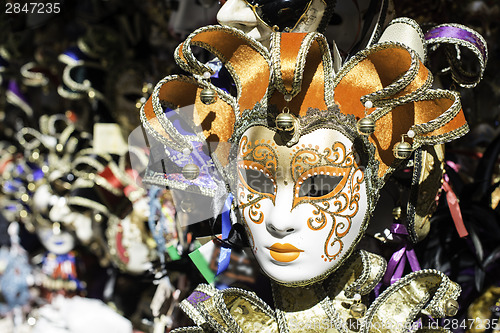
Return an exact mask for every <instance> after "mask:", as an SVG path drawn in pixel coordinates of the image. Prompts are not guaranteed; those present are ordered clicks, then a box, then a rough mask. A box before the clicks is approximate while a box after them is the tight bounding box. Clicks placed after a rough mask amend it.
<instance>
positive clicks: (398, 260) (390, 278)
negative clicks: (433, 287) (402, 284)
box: [383, 223, 421, 285]
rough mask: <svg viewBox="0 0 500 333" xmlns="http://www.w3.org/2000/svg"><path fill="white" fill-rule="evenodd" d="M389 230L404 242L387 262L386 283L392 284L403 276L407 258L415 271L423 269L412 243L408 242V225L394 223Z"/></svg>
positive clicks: (384, 280)
mask: <svg viewBox="0 0 500 333" xmlns="http://www.w3.org/2000/svg"><path fill="white" fill-rule="evenodd" d="M389 230H390V231H391V233H392V234H393V235H396V236H399V237H397V238H398V239H401V242H402V244H401V248H400V249H399V250H397V251H396V252H394V253H393V254H392V256H391V259H390V260H389V263H388V264H387V270H386V271H385V275H384V279H383V282H384V284H385V285H392V284H393V283H394V282H396V281H398V280H399V279H400V278H401V277H402V276H403V272H404V269H405V266H406V259H408V262H409V263H410V267H411V270H412V271H413V272H416V271H420V270H421V268H420V264H419V263H418V259H417V255H416V254H415V250H414V249H413V246H412V245H411V243H410V242H408V230H406V227H405V226H404V225H402V224H399V223H393V224H392V226H391V227H390V228H389Z"/></svg>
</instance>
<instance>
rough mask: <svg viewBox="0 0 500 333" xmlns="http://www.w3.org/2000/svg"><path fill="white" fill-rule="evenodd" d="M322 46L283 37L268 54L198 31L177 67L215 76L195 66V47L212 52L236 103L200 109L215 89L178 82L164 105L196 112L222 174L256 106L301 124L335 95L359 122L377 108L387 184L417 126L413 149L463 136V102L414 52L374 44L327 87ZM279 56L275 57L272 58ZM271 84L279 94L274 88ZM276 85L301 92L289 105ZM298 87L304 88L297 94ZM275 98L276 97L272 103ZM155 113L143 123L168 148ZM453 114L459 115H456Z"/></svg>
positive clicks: (235, 37) (379, 154)
mask: <svg viewBox="0 0 500 333" xmlns="http://www.w3.org/2000/svg"><path fill="white" fill-rule="evenodd" d="M275 36H276V35H275ZM321 38H323V37H322V36H320V35H318V36H316V35H312V34H302V33H281V34H279V38H277V39H276V40H278V41H279V43H277V44H278V45H277V46H276V48H275V49H272V50H271V51H270V52H269V51H267V50H266V49H264V48H263V47H262V45H260V44H258V43H255V42H254V41H251V40H249V39H248V38H247V37H246V36H245V35H244V34H243V33H241V32H239V31H237V30H234V29H231V28H227V27H220V26H213V27H206V28H202V29H199V30H198V31H197V32H195V33H193V34H191V35H190V36H189V37H188V39H187V40H186V41H185V42H184V43H183V44H182V45H180V46H179V48H178V49H177V51H176V60H177V61H178V63H179V65H181V67H183V68H184V69H185V70H187V71H191V72H192V73H195V74H197V75H202V74H203V72H204V71H207V70H208V71H211V70H210V68H208V67H206V66H205V65H204V64H202V63H200V62H199V61H198V60H197V59H195V57H194V55H193V54H192V52H191V47H192V46H193V45H195V46H199V47H202V48H205V49H207V50H209V51H210V52H212V53H213V54H214V55H216V56H217V57H218V58H219V59H220V60H221V61H222V62H223V63H224V64H225V65H226V68H227V69H228V70H229V72H230V73H231V75H232V76H233V78H234V81H235V84H236V87H237V90H238V95H237V97H236V98H234V97H232V96H230V95H229V94H227V93H225V92H223V91H218V92H219V95H220V96H219V97H220V98H219V99H218V100H217V102H216V103H214V104H212V105H209V106H207V105H204V104H202V103H201V102H200V100H199V91H200V90H201V89H202V88H204V87H207V86H209V87H210V86H211V85H210V83H207V82H205V83H203V80H202V79H200V80H201V81H200V83H198V84H196V85H197V86H198V87H195V86H196V85H192V84H191V85H190V84H188V83H186V82H184V81H186V80H185V79H182V78H180V79H179V80H178V81H180V82H172V81H170V82H169V83H168V85H166V86H165V88H164V89H163V88H162V89H161V96H159V98H160V100H162V101H164V102H167V104H168V103H171V104H174V105H179V106H180V107H186V106H187V105H189V104H194V111H192V112H193V115H192V116H193V122H194V124H195V125H200V126H201V127H202V130H203V136H204V137H206V138H208V141H209V142H211V145H213V147H214V148H215V147H216V148H217V150H216V154H215V156H217V157H218V159H219V160H220V161H222V162H221V164H222V165H223V166H225V165H226V164H227V153H228V151H229V150H228V149H227V147H225V148H224V149H222V148H221V149H219V147H218V146H217V143H218V142H227V141H228V140H229V139H230V138H231V136H232V135H233V133H234V124H235V123H236V118H237V117H239V116H242V115H243V114H244V113H245V112H247V111H249V110H251V109H253V108H254V107H255V105H256V103H259V102H260V103H262V104H263V105H266V104H274V105H275V106H276V107H277V108H278V110H282V109H283V108H284V107H285V106H288V107H289V109H290V112H292V113H294V114H295V115H298V116H299V117H302V116H304V115H305V114H306V112H307V110H308V109H309V108H313V109H314V108H315V109H319V110H326V109H327V108H328V105H330V104H329V103H330V102H329V101H328V98H329V97H328V96H330V95H333V94H332V93H333V91H330V90H331V89H333V88H335V102H336V103H337V104H338V105H339V108H340V110H341V112H342V113H344V114H351V115H354V117H355V118H357V119H360V118H363V117H365V108H364V106H363V103H362V101H364V100H366V99H369V100H372V101H373V103H374V108H372V109H371V110H368V112H367V115H371V113H374V117H375V119H374V120H376V129H375V132H374V133H373V134H372V135H370V136H369V141H370V142H371V143H372V144H373V145H374V146H375V148H376V149H375V152H374V155H375V156H374V158H375V159H376V160H378V161H379V162H380V163H379V170H378V173H377V175H378V177H379V178H382V179H384V178H385V177H386V176H387V175H388V174H389V173H390V172H391V170H392V169H393V167H394V165H395V163H399V162H400V161H396V160H395V157H394V155H393V152H392V149H393V147H394V145H395V144H397V143H398V142H399V141H400V140H401V135H402V134H405V133H407V132H408V130H409V129H414V128H415V126H417V127H418V126H420V127H418V128H419V130H418V131H417V137H416V138H414V139H413V148H418V146H419V145H421V144H437V143H442V142H445V141H447V140H450V139H452V138H454V137H457V136H459V135H462V134H464V133H465V132H466V130H467V125H466V121H465V117H464V115H463V112H462V111H461V110H459V105H457V104H456V103H455V102H456V99H457V98H458V96H457V97H454V96H451V95H449V94H445V93H443V92H442V91H440V92H437V91H433V90H430V89H429V87H430V84H431V83H432V75H431V74H430V73H429V71H428V70H427V69H426V68H425V66H424V65H423V64H422V62H421V61H420V59H419V57H418V56H417V55H416V53H415V52H414V51H411V50H409V49H407V48H405V47H404V46H402V45H397V44H394V43H393V44H391V43H386V44H383V45H382V44H377V45H375V46H373V47H371V48H370V49H367V50H364V51H362V52H360V53H359V54H358V55H356V56H355V57H353V58H351V59H350V60H349V61H348V62H347V63H346V64H345V65H344V67H343V68H342V69H341V71H340V72H339V73H338V75H337V76H336V77H335V79H334V80H335V82H334V83H332V84H330V80H331V79H332V78H331V77H330V75H328V77H325V73H327V71H326V69H328V70H329V69H330V68H332V60H331V57H330V55H329V53H328V52H329V51H328V49H327V48H326V47H325V46H324V45H323V44H324V41H323V40H322V39H321ZM276 52H277V53H278V56H277V57H276V56H274V55H273V54H275V53H276ZM327 53H328V54H327ZM272 55H273V56H272ZM271 58H272V59H275V62H276V61H278V62H279V66H275V65H276V64H271ZM276 59H278V60H276ZM325 61H327V63H325ZM304 62H305V64H304ZM302 66H303V68H302ZM273 68H274V70H275V71H276V70H277V71H279V74H280V75H279V76H280V77H281V82H277V83H275V82H271V81H270V78H271V72H272V71H273ZM276 74H277V73H275V77H276ZM173 81H176V80H173ZM270 84H274V85H276V84H278V86H275V87H270ZM279 84H282V86H283V87H284V88H283V89H284V90H285V91H292V90H294V91H295V90H297V91H295V93H296V95H294V96H293V99H292V100H291V101H290V102H289V103H287V102H286V101H285V100H284V96H283V94H284V93H285V91H283V89H275V88H276V87H278V88H279ZM297 84H300V87H298V88H297V87H295V86H294V85H297ZM330 86H331V88H329V87H330ZM214 89H216V88H215V87H214ZM270 91H273V94H272V95H271V96H269V100H268V101H267V100H266V96H267V94H268V93H269V92H270ZM152 98H155V96H153V97H152ZM156 98H158V97H156ZM151 105H152V104H151V103H150V102H149V101H148V102H147V103H146V105H145V107H144V114H145V118H146V119H145V121H147V122H148V123H149V126H150V127H151V128H152V129H153V131H155V132H156V133H157V134H158V136H160V137H163V138H165V140H166V141H168V140H171V139H172V140H176V138H174V137H172V133H170V130H169V129H168V128H165V124H164V123H162V120H161V119H160V121H158V120H157V119H155V117H154V116H153V113H152V112H151ZM154 107H155V106H154V104H153V108H154ZM455 107H458V109H457V110H456V111H455V110H454V108H455ZM186 109H187V110H189V108H186ZM156 116H157V117H158V114H156ZM436 124H437V126H435V125H436ZM161 125H163V128H162V126H161Z"/></svg>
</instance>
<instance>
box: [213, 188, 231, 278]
mask: <svg viewBox="0 0 500 333" xmlns="http://www.w3.org/2000/svg"><path fill="white" fill-rule="evenodd" d="M232 202H233V195H232V194H231V193H229V195H228V196H227V199H226V202H225V203H224V209H223V212H222V240H227V238H228V237H229V231H231V203H232ZM230 261H231V248H230V247H229V246H227V245H226V244H222V246H221V248H220V253H219V259H218V265H217V275H219V274H220V273H222V272H224V271H225V270H226V269H227V267H228V266H229V262H230Z"/></svg>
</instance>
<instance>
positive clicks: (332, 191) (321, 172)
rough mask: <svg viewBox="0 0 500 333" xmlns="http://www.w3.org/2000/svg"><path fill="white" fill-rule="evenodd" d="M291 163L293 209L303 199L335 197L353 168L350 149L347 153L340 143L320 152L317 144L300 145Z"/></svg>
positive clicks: (309, 200) (308, 200)
mask: <svg viewBox="0 0 500 333" xmlns="http://www.w3.org/2000/svg"><path fill="white" fill-rule="evenodd" d="M290 163H291V165H290V166H291V170H292V177H293V181H294V198H293V207H292V209H293V208H295V207H296V206H297V205H298V204H300V203H302V202H304V201H307V202H311V201H324V200H330V199H332V198H335V197H336V196H337V195H339V193H340V192H341V191H342V189H343V188H344V187H345V185H346V183H347V180H348V179H349V176H350V175H351V173H352V170H353V168H355V167H356V165H355V161H354V154H353V152H349V153H348V152H347V150H346V147H345V145H344V144H343V143H342V142H335V143H334V144H333V146H332V147H327V148H325V149H324V150H323V151H322V152H321V151H320V150H319V147H318V146H315V147H313V146H312V145H308V146H307V147H306V146H305V145H302V147H299V149H298V150H297V151H296V152H295V154H294V155H293V158H292V160H291V162H290ZM315 182H316V183H317V184H315Z"/></svg>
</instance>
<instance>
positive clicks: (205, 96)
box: [200, 88, 217, 105]
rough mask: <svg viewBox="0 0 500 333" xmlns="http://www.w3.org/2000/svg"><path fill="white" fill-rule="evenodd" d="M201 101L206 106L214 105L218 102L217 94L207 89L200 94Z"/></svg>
mask: <svg viewBox="0 0 500 333" xmlns="http://www.w3.org/2000/svg"><path fill="white" fill-rule="evenodd" d="M200 100H201V102H202V103H203V104H205V105H210V104H214V103H215V102H216V101H217V92H216V91H215V90H213V89H209V88H205V89H203V90H202V91H201V92H200Z"/></svg>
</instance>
